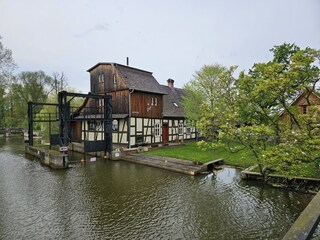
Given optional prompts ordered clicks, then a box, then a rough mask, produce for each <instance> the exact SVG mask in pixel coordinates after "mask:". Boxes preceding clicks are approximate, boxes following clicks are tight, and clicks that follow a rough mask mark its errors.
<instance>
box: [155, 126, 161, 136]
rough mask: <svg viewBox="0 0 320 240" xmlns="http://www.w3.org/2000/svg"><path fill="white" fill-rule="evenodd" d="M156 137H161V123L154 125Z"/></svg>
mask: <svg viewBox="0 0 320 240" xmlns="http://www.w3.org/2000/svg"><path fill="white" fill-rule="evenodd" d="M154 136H155V137H159V136H160V123H156V124H155V125H154Z"/></svg>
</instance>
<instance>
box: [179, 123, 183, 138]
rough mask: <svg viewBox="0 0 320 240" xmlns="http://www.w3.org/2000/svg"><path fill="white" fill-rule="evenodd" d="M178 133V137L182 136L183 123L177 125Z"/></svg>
mask: <svg viewBox="0 0 320 240" xmlns="http://www.w3.org/2000/svg"><path fill="white" fill-rule="evenodd" d="M178 133H179V135H182V134H183V123H179V125H178Z"/></svg>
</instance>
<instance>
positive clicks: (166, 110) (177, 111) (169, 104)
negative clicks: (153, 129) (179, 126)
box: [161, 85, 187, 117]
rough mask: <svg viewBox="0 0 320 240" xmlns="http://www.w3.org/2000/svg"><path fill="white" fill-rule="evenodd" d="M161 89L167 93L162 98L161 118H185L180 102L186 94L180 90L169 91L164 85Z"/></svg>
mask: <svg viewBox="0 0 320 240" xmlns="http://www.w3.org/2000/svg"><path fill="white" fill-rule="evenodd" d="M161 87H162V89H163V90H164V91H165V92H166V93H167V95H164V96H163V117H185V114H184V110H183V106H182V104H181V100H182V96H186V95H187V92H186V91H185V90H183V89H181V88H172V89H171V88H170V87H168V86H166V85H161Z"/></svg>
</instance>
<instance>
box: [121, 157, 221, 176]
mask: <svg viewBox="0 0 320 240" xmlns="http://www.w3.org/2000/svg"><path fill="white" fill-rule="evenodd" d="M121 160H125V161H128V162H133V163H138V164H143V165H147V166H152V167H157V168H161V169H166V170H170V171H174V172H179V173H184V174H188V175H192V176H194V175H197V174H200V173H207V172H209V171H212V170H213V169H214V166H215V165H221V164H223V163H224V161H223V159H217V160H213V161H210V162H207V163H203V164H199V163H195V162H192V161H188V160H182V159H177V158H168V157H159V156H151V155H142V154H132V155H126V156H122V157H121Z"/></svg>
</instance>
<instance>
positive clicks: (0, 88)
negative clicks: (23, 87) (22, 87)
mask: <svg viewBox="0 0 320 240" xmlns="http://www.w3.org/2000/svg"><path fill="white" fill-rule="evenodd" d="M16 67H17V65H16V64H15V62H14V60H13V58H12V51H11V50H10V49H8V48H5V47H4V46H3V44H2V42H1V36H0V126H5V125H6V118H5V117H6V112H7V111H10V104H11V102H10V100H11V99H10V98H8V96H7V95H8V92H7V91H6V89H9V87H10V85H11V81H12V78H13V71H14V69H15V68H16Z"/></svg>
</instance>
